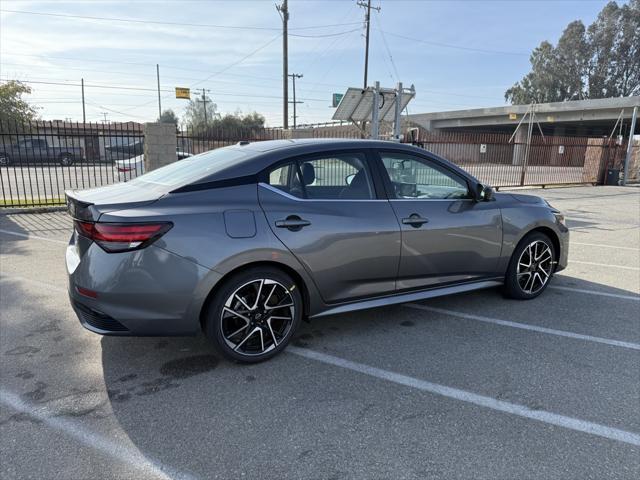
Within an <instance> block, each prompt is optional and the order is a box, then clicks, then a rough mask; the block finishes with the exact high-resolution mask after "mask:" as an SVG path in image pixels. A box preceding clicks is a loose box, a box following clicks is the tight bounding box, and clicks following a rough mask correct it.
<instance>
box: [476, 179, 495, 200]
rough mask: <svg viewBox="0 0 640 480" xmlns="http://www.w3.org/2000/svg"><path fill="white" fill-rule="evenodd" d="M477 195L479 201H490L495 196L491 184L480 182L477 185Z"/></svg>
mask: <svg viewBox="0 0 640 480" xmlns="http://www.w3.org/2000/svg"><path fill="white" fill-rule="evenodd" d="M475 197H476V201H477V202H488V201H489V200H491V199H492V198H493V188H491V187H490V186H489V185H483V184H481V183H478V184H477V185H476V191H475Z"/></svg>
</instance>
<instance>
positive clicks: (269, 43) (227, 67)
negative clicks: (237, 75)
mask: <svg viewBox="0 0 640 480" xmlns="http://www.w3.org/2000/svg"><path fill="white" fill-rule="evenodd" d="M281 35H282V34H280V33H279V34H278V35H276V36H275V37H273V38H272V39H271V40H269V41H268V42H267V43H265V44H263V45H261V46H259V47H258V48H256V49H255V50H253V51H252V52H251V53H248V54H247V55H245V56H244V57H242V58H241V59H240V60H238V61H236V62H233V63H231V64H229V65H227V66H226V67H225V68H223V69H222V70H219V71H217V72H214V73H212V74H211V75H209V76H208V77H206V78H204V79H202V80H199V81H197V82H195V83H193V84H192V85H191V86H192V87H195V86H196V85H199V84H200V83H204V82H206V81H208V80H211V79H212V78H213V77H215V76H217V75H220V74H221V73H224V72H226V71H227V70H229V69H230V68H233V67H235V66H236V65H239V64H240V63H242V62H244V61H245V60H246V59H247V58H249V57H251V56H253V55H255V54H256V53H258V52H259V51H260V50H263V49H264V48H266V47H268V46H269V45H271V44H272V43H273V42H275V41H276V40H277V39H278V38H280V36H281Z"/></svg>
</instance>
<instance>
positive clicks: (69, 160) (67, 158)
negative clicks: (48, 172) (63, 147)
mask: <svg viewBox="0 0 640 480" xmlns="http://www.w3.org/2000/svg"><path fill="white" fill-rule="evenodd" d="M58 160H59V161H60V165H62V166H63V167H68V166H69V165H72V164H73V156H72V155H70V154H68V153H63V154H62V155H60V158H59V159H58Z"/></svg>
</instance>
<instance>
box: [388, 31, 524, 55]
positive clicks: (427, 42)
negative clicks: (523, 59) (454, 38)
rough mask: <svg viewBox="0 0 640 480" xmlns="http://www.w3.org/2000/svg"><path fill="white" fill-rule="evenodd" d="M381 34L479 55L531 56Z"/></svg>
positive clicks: (395, 34)
mask: <svg viewBox="0 0 640 480" xmlns="http://www.w3.org/2000/svg"><path fill="white" fill-rule="evenodd" d="M380 31H381V32H383V33H386V34H387V35H391V36H392V37H398V38H403V39H405V40H411V41H412V42H418V43H424V44H426V45H434V46H437V47H445V48H455V49H457V50H465V51H469V52H478V53H488V54H497V55H524V56H529V54H528V53H522V52H509V51H504V50H490V49H487V48H474V47H464V46H462V45H453V44H451V43H442V42H433V41H431V40H423V39H420V38H413V37H408V36H406V35H400V34H399V33H393V32H389V31H388V30H382V29H380Z"/></svg>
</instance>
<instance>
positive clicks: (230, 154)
mask: <svg viewBox="0 0 640 480" xmlns="http://www.w3.org/2000/svg"><path fill="white" fill-rule="evenodd" d="M246 156H247V154H246V153H245V152H242V151H240V150H238V149H234V148H218V149H216V150H211V151H209V152H205V153H201V154H199V155H195V156H193V157H188V158H185V159H184V160H178V161H177V162H174V163H171V164H169V165H167V166H165V167H162V168H158V169H157V170H153V171H152V172H149V173H145V174H144V175H141V176H139V177H137V178H134V179H133V180H131V182H130V183H131V184H136V185H137V186H141V187H142V186H145V184H146V185H149V186H156V185H159V186H164V187H169V188H171V189H174V188H178V187H182V186H184V185H189V184H190V183H194V182H197V181H198V180H200V179H202V178H205V177H209V176H211V175H214V174H216V173H219V172H222V171H223V170H226V169H227V168H229V167H231V166H232V165H233V164H235V163H237V162H238V161H240V160H241V159H242V158H244V157H246Z"/></svg>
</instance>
